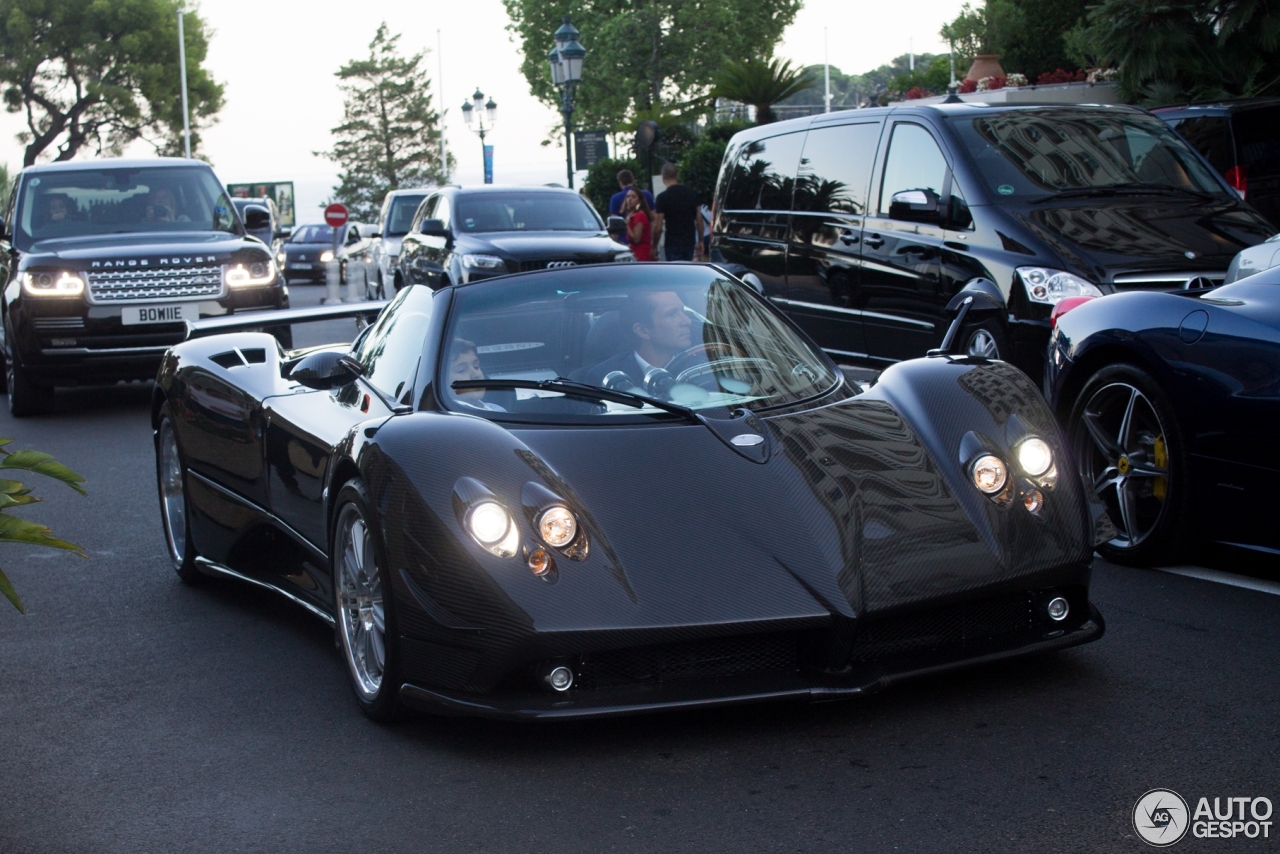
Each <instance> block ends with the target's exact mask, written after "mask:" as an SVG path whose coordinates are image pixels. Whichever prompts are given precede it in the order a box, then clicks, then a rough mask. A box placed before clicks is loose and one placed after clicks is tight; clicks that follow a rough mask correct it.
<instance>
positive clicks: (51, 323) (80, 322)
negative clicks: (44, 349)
mask: <svg viewBox="0 0 1280 854" xmlns="http://www.w3.org/2000/svg"><path fill="white" fill-rule="evenodd" d="M35 327H36V329H37V330H41V331H43V330H57V331H61V330H64V329H84V318H83V317H37V318H36V319H35Z"/></svg>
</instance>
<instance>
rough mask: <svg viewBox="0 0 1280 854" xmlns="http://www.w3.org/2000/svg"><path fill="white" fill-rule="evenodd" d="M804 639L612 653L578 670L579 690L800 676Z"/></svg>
mask: <svg viewBox="0 0 1280 854" xmlns="http://www.w3.org/2000/svg"><path fill="white" fill-rule="evenodd" d="M799 663H800V639H799V636H798V635H796V634H793V633H786V632H778V633H773V634H763V635H745V636H739V637H728V638H712V639H709V640H699V641H686V642H681V643H669V644H660V645H655V646H646V647H637V648H635V649H620V650H609V651H607V652H596V653H591V654H589V655H585V656H583V658H582V662H581V664H580V665H579V666H578V667H577V668H575V670H576V671H577V680H576V682H575V685H576V686H577V687H578V688H584V689H590V688H610V687H615V686H620V685H644V684H656V683H663V682H674V681H678V680H683V679H714V678H719V677H725V676H739V675H742V674H756V673H769V672H777V671H788V670H789V671H794V670H796V669H798V667H799Z"/></svg>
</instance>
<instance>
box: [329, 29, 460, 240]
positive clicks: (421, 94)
mask: <svg viewBox="0 0 1280 854" xmlns="http://www.w3.org/2000/svg"><path fill="white" fill-rule="evenodd" d="M399 40H400V36H399V35H394V36H393V35H390V34H389V33H388V31H387V25H386V23H385V22H384V23H383V24H382V25H381V26H379V27H378V32H377V34H376V35H375V36H374V37H373V41H372V42H370V43H369V56H368V58H366V59H356V60H352V61H351V62H349V63H347V64H346V65H344V66H342V67H341V68H340V69H338V71H337V72H336V76H337V78H338V80H339V81H340V82H339V84H338V89H339V90H340V91H341V92H342V94H343V96H344V98H345V101H344V104H343V121H342V124H340V125H338V126H337V127H336V128H334V129H333V130H332V133H333V135H334V137H335V141H334V145H333V150H332V151H329V152H316V153H317V154H318V155H320V156H322V157H328V158H329V159H330V160H333V161H334V162H336V163H337V164H338V165H339V167H340V169H341V171H340V172H339V173H338V180H339V182H340V183H339V184H338V186H336V187H334V188H333V193H334V199H335V200H336V201H339V202H342V203H343V204H344V205H346V206H347V207H348V208H349V209H350V210H351V216H352V218H353V219H356V220H364V221H373V220H375V219H377V217H378V208H379V206H380V205H381V204H382V198H383V196H385V195H386V194H387V192H388V191H390V190H396V189H399V188H401V187H423V186H429V185H432V184H440V183H443V182H444V181H445V180H447V177H448V172H449V168H448V166H446V164H444V163H442V162H441V160H440V114H439V113H437V112H436V111H435V110H434V109H432V106H431V93H430V90H429V86H430V79H429V78H428V77H427V74H426V71H425V70H423V69H422V68H421V66H422V62H423V57H424V54H422V53H416V54H414V55H413V56H410V57H404V56H401V55H400V54H399V52H398V51H397V50H396V42H398V41H399ZM449 163H450V164H452V163H453V158H452V157H450V158H449Z"/></svg>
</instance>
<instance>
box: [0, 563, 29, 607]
mask: <svg viewBox="0 0 1280 854" xmlns="http://www.w3.org/2000/svg"><path fill="white" fill-rule="evenodd" d="M0 593H3V594H4V598H6V599H8V600H9V601H10V602H12V603H13V607H15V608H17V609H18V613H19V614H25V613H27V611H26V609H25V608H23V607H22V600H21V599H19V598H18V591H16V590H14V589H13V585H12V584H11V583H10V582H9V578H8V576H6V575H5V574H4V570H3V569H0Z"/></svg>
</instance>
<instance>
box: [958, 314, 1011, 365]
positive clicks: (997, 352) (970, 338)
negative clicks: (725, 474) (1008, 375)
mask: <svg viewBox="0 0 1280 854" xmlns="http://www.w3.org/2000/svg"><path fill="white" fill-rule="evenodd" d="M963 352H964V354H965V355H966V356H974V357H977V358H980V359H1004V358H1005V357H1006V356H1008V355H1009V342H1008V341H1007V340H1006V339H1005V337H1004V330H1003V329H1001V328H1000V324H999V322H997V321H995V320H984V321H983V322H982V323H980V324H978V325H977V326H972V327H969V328H968V329H967V330H966V331H965V339H964V350H963Z"/></svg>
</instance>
